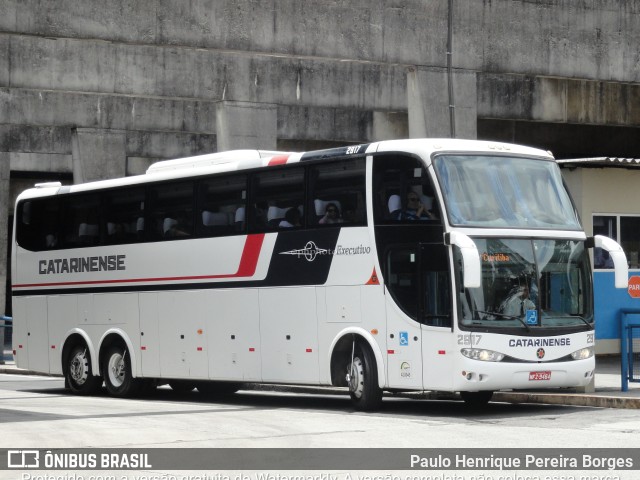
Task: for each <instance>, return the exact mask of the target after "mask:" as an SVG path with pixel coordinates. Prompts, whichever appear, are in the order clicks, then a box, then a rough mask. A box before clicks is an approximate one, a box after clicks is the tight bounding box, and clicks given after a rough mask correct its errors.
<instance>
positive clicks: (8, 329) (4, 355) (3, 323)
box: [0, 315, 13, 364]
mask: <svg viewBox="0 0 640 480" xmlns="http://www.w3.org/2000/svg"><path fill="white" fill-rule="evenodd" d="M12 336H13V319H12V318H11V317H7V316H6V315H0V364H3V363H4V362H6V361H10V360H12V356H11V340H12Z"/></svg>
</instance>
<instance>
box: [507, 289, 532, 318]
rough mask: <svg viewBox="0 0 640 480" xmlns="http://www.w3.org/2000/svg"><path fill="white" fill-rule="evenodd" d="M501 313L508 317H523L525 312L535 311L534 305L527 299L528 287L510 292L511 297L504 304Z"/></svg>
mask: <svg viewBox="0 0 640 480" xmlns="http://www.w3.org/2000/svg"><path fill="white" fill-rule="evenodd" d="M503 305H504V306H503V308H502V313H504V314H505V315H507V316H510V317H524V316H525V314H526V312H527V310H535V309H536V305H535V303H533V301H532V300H531V298H530V297H529V285H527V284H526V283H525V284H524V285H521V286H518V287H516V288H515V291H514V290H512V291H511V295H510V296H509V298H507V300H506V301H505V302H504V304H503Z"/></svg>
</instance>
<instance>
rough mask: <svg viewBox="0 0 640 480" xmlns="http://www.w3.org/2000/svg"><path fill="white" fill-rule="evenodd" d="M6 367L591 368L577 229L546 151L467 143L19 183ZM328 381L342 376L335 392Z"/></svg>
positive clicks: (485, 380)
mask: <svg viewBox="0 0 640 480" xmlns="http://www.w3.org/2000/svg"><path fill="white" fill-rule="evenodd" d="M13 231H14V238H13V242H14V245H13V249H12V260H11V261H12V270H11V271H12V273H13V279H12V287H13V314H14V336H13V342H14V355H15V358H16V363H17V366H18V367H22V368H28V369H30V370H33V371H36V372H46V373H51V374H63V375H64V376H65V379H66V384H67V385H68V388H70V389H71V390H72V391H73V392H75V393H77V394H90V393H93V392H95V391H96V390H97V389H98V388H100V387H101V386H102V384H103V382H104V384H105V386H106V389H107V390H108V392H109V393H110V394H112V395H115V396H127V395H132V394H134V393H137V392H139V391H140V390H141V389H144V390H147V389H151V388H155V386H156V385H159V384H167V383H168V384H170V385H171V386H172V387H173V388H175V389H193V388H198V390H200V391H203V392H208V393H215V392H218V393H225V392H232V391H235V390H237V389H238V388H239V387H240V385H241V384H242V383H278V384H298V385H327V386H328V385H334V386H341V387H346V388H347V389H348V392H349V393H350V395H351V398H352V400H353V403H354V405H355V407H356V408H359V409H364V410H370V409H375V408H377V407H378V406H379V405H380V402H381V398H382V393H383V391H391V392H394V391H395V392H398V391H426V390H428V391H442V392H460V394H461V396H462V398H463V399H465V400H466V401H468V402H474V403H483V402H486V401H489V400H490V398H491V395H492V393H493V392H494V391H496V390H501V389H524V388H555V387H577V386H584V385H586V384H588V383H589V382H590V381H591V379H592V376H593V372H594V366H595V358H594V342H595V339H594V315H593V292H592V276H591V268H590V261H589V255H588V248H589V247H590V246H597V247H600V248H603V249H605V250H607V251H608V252H609V254H610V255H611V257H612V259H613V261H614V263H615V266H616V283H617V286H618V287H624V286H625V285H626V282H627V270H626V269H627V265H626V259H625V256H624V253H623V252H622V249H621V248H620V246H619V245H618V244H617V243H615V242H614V241H612V240H610V239H607V238H604V237H595V238H590V239H588V238H587V237H586V236H585V233H584V232H583V230H582V228H581V226H580V222H579V219H578V218H577V214H576V212H575V209H574V207H573V204H572V202H571V200H570V197H569V194H568V192H567V190H566V188H565V186H564V184H563V182H562V179H561V175H560V171H559V168H558V167H557V165H556V162H555V160H554V159H553V157H552V156H551V155H550V154H549V153H547V152H543V151H540V150H536V149H532V148H527V147H522V146H517V145H508V144H499V143H488V142H480V141H464V140H450V139H449V140H447V139H442V140H439V139H434V140H430V139H421V140H394V141H383V142H378V143H371V144H367V145H357V146H348V147H344V148H336V149H330V150H322V151H314V152H307V153H283V152H268V151H255V150H243V151H231V152H223V153H216V154H211V155H203V156H197V157H191V158H185V159H180V160H171V161H163V162H159V163H156V164H154V165H152V166H151V167H150V168H149V170H148V171H147V173H146V174H144V175H140V176H134V177H127V178H122V179H115V180H105V181H99V182H94V183H88V184H82V185H73V186H61V185H60V184H59V183H53V184H52V183H47V184H40V185H37V186H36V188H33V189H30V190H27V191H25V192H23V193H22V194H21V195H20V196H19V198H18V199H17V202H16V211H15V228H14V230H13ZM345 393H346V392H345Z"/></svg>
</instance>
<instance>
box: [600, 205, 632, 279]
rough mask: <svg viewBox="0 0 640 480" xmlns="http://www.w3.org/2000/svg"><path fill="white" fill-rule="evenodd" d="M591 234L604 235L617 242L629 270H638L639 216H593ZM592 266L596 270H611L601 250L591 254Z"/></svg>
mask: <svg viewBox="0 0 640 480" xmlns="http://www.w3.org/2000/svg"><path fill="white" fill-rule="evenodd" d="M593 234H594V235H604V236H606V237H609V238H612V239H613V240H615V241H617V242H618V243H619V244H620V245H621V246H622V249H623V250H624V253H625V254H626V256H627V261H628V262H629V268H640V264H639V262H638V252H639V251H640V216H634V215H594V216H593ZM593 264H594V268H596V269H608V268H613V261H612V260H611V258H610V257H609V254H608V253H607V252H606V251H604V250H602V249H601V248H595V249H594V252H593Z"/></svg>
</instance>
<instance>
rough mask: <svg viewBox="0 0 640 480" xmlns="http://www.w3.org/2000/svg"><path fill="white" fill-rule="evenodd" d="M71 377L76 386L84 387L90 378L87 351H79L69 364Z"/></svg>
mask: <svg viewBox="0 0 640 480" xmlns="http://www.w3.org/2000/svg"><path fill="white" fill-rule="evenodd" d="M69 376H70V377H71V380H73V382H74V383H75V384H76V385H83V384H84V383H85V382H86V381H87V378H89V362H88V361H87V355H86V350H82V351H81V350H78V351H77V352H76V354H75V355H74V356H73V358H72V359H71V362H70V363H69Z"/></svg>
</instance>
